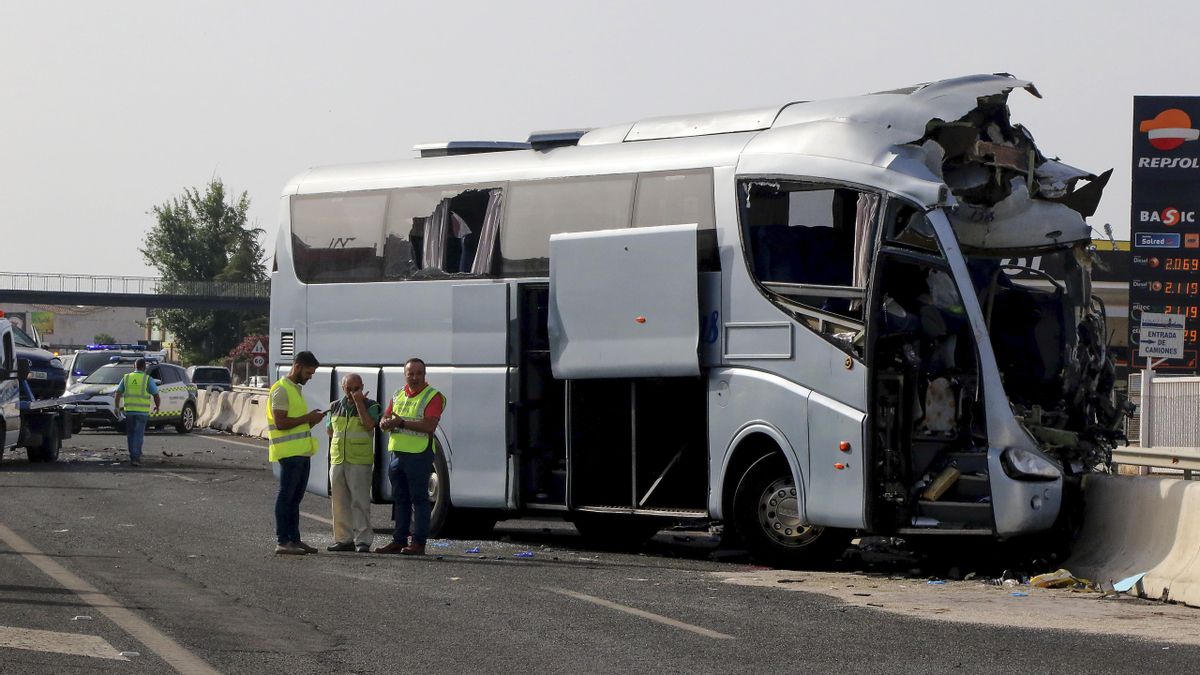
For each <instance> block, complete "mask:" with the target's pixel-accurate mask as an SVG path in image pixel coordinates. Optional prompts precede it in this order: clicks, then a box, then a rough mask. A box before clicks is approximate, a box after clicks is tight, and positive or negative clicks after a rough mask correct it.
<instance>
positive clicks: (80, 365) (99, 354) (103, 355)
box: [65, 343, 153, 389]
mask: <svg viewBox="0 0 1200 675" xmlns="http://www.w3.org/2000/svg"><path fill="white" fill-rule="evenodd" d="M139 357H140V358H144V359H147V360H152V359H153V357H152V356H151V355H149V354H147V353H146V348H145V347H143V346H142V345H135V344H124V343H122V344H102V345H88V346H87V349H80V350H79V351H77V352H75V353H74V354H71V355H70V356H68V357H66V360H65V363H66V369H67V388H68V389H70V388H71V387H73V386H74V385H75V383H76V382H78V381H79V380H81V379H83V378H85V377H87V376H88V375H91V374H92V373H94V372H96V369H97V368H99V367H100V366H106V365H108V364H110V363H113V362H114V361H122V360H132V359H136V358H139Z"/></svg>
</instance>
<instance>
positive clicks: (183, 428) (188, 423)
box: [175, 403, 196, 434]
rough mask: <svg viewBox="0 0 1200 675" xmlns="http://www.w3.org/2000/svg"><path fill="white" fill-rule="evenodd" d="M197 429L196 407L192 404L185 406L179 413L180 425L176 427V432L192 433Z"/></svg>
mask: <svg viewBox="0 0 1200 675" xmlns="http://www.w3.org/2000/svg"><path fill="white" fill-rule="evenodd" d="M195 428H196V407H195V406H193V405H192V404H191V403H185V404H183V410H181V411H180V412H179V423H178V424H176V425H175V431H178V432H179V433H181V434H186V433H191V431H192V429H195Z"/></svg>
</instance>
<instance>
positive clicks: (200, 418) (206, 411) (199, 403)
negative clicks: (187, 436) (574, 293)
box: [196, 389, 215, 427]
mask: <svg viewBox="0 0 1200 675" xmlns="http://www.w3.org/2000/svg"><path fill="white" fill-rule="evenodd" d="M213 398H215V397H214V396H213V395H212V394H211V393H210V392H209V391H208V390H207V389H201V390H199V391H197V392H196V426H198V427H207V426H208V422H209V420H210V419H212V409H213V406H212V399H213Z"/></svg>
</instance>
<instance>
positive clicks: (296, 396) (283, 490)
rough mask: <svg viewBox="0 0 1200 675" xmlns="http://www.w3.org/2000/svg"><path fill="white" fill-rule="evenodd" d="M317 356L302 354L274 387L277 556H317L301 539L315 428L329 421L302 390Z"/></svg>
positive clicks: (270, 432)
mask: <svg viewBox="0 0 1200 675" xmlns="http://www.w3.org/2000/svg"><path fill="white" fill-rule="evenodd" d="M320 365H321V364H320V363H318V362H317V357H315V356H313V354H312V352H300V353H299V354H297V355H296V359H295V361H293V362H292V370H291V371H290V372H289V373H288V374H287V375H286V376H284V377H281V378H279V381H278V382H276V383H275V384H274V385H272V386H271V393H270V395H269V401H268V405H267V442H268V448H269V457H270V460H271V461H272V462H279V493H278V494H277V495H276V496H275V536H276V538H277V539H278V542H277V545H276V546H275V553H277V554H284V555H286V554H292V555H303V554H305V553H316V552H317V549H316V547H314V546H309V545H308V544H306V543H304V542H303V541H301V540H300V500H302V499H304V490H305V488H306V487H307V486H308V472H309V469H310V467H311V459H310V458H311V457H312V456H313V455H314V454H315V453H316V452H317V439H316V438H314V437H313V435H312V428H313V426H314V425H316V424H320V422H321V420H322V419H324V418H325V413H324V412H323V411H321V410H311V411H307V412H306V408H307V406H306V405H305V403H304V394H303V393H302V391H301V389H302V387H303V386H304V385H305V384H306V383H307V382H308V381H309V380H311V379H312V376H313V373H315V372H317V367H318V366H320Z"/></svg>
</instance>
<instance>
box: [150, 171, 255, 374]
mask: <svg viewBox="0 0 1200 675" xmlns="http://www.w3.org/2000/svg"><path fill="white" fill-rule="evenodd" d="M249 209H250V197H249V196H248V195H247V194H246V193H245V192H243V193H242V194H241V195H239V196H238V197H237V198H236V199H233V198H232V197H231V196H229V197H228V198H227V195H226V192H225V185H224V183H222V182H221V180H220V179H219V178H213V179H212V180H211V181H210V182H209V183H208V185H206V186H205V188H204V191H203V192H201V191H200V190H197V189H196V188H184V191H183V194H182V195H179V196H176V197H172V198H171V199H170V200H169V201H167V202H164V203H162V204H160V205H158V206H155V207H154V208H153V209H152V213H153V214H154V216H155V219H156V221H157V222H156V223H155V225H154V227H153V228H152V229H151V230H150V232H149V234H148V235H147V237H146V244H145V246H144V247H143V248H141V249H140V250H141V253H142V256H143V257H144V258H145V259H146V263H147V264H149V265H151V266H152V267H154V268H155V269H157V270H158V273H159V275H160V276H162V279H163V281H164V282H165V283H164V285H163V288H164V290H165V291H166V292H170V287H171V283H172V282H187V281H227V282H235V281H253V282H263V281H266V280H267V268H266V265H265V264H264V263H263V257H264V254H263V247H262V244H260V243H259V237H261V236H262V234H263V230H262V229H261V228H257V227H248V226H247V223H246V212H247V211H248V210H249ZM157 316H158V317H159V319H160V320H161V321H162V324H163V326H164V327H165V328H166V329H167V330H169V331H170V332H171V333H172V334H174V336H175V341H176V343H177V344H178V346H179V348H180V351H182V352H183V357H184V359H185V360H186V361H187V362H189V363H209V362H211V361H213V360H215V359H217V358H219V357H221V356H224V355H225V354H226V353H228V352H229V350H230V348H232V347H234V346H235V345H237V344H238V342H240V341H241V340H242V337H243V336H244V335H246V333H247V332H255V333H259V332H266V330H265V329H266V323H267V320H268V319H267V315H266V314H265V313H263V312H245V311H234V310H185V309H168V310H160V311H159V312H157Z"/></svg>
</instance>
